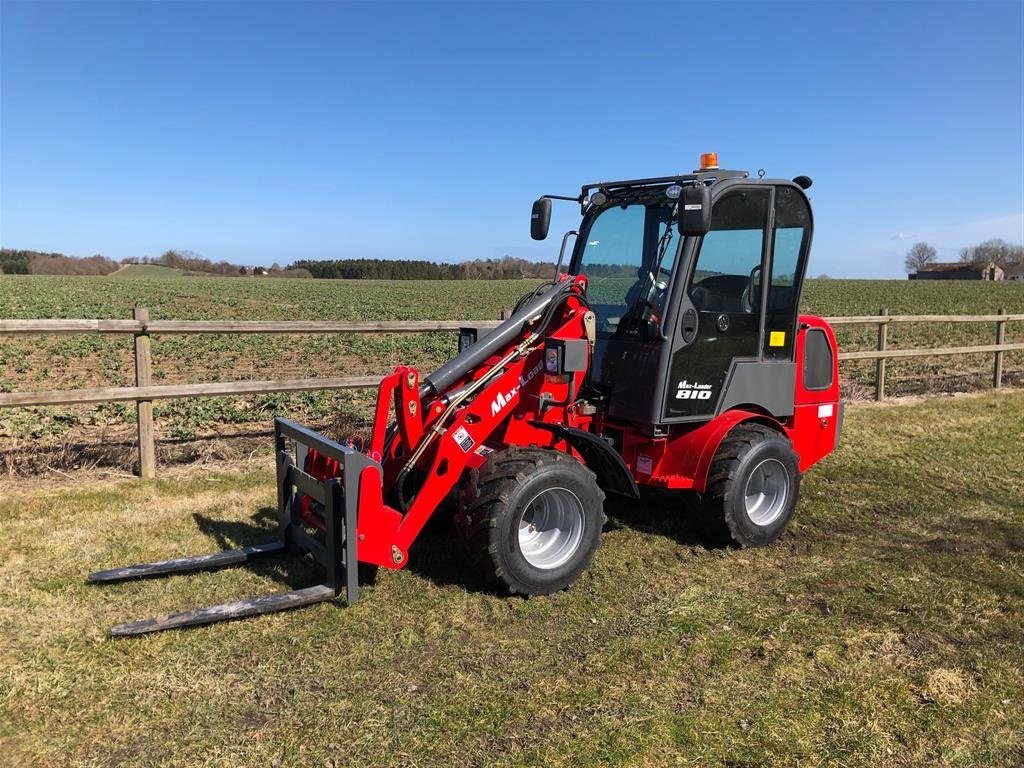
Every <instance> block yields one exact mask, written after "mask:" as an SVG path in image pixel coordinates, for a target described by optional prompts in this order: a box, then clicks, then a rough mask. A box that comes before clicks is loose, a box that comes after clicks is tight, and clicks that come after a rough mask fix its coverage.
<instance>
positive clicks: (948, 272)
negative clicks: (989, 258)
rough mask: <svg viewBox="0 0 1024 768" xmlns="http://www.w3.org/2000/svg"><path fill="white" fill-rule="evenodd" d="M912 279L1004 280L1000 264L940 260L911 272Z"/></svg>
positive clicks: (909, 276) (910, 277)
mask: <svg viewBox="0 0 1024 768" xmlns="http://www.w3.org/2000/svg"><path fill="white" fill-rule="evenodd" d="M907 277H908V278H909V279H911V280H1002V279H1003V277H1004V272H1003V268H1002V267H1000V266H999V265H998V264H993V263H992V262H989V263H988V264H963V263H961V262H949V261H939V262H936V263H934V264H926V265H925V266H923V267H921V268H920V269H918V270H917V272H911V273H910V274H909V275H907Z"/></svg>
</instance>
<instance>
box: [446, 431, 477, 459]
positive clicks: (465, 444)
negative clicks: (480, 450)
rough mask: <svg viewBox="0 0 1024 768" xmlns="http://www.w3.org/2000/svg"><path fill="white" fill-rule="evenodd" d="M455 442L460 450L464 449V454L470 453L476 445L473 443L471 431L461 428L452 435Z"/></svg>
mask: <svg viewBox="0 0 1024 768" xmlns="http://www.w3.org/2000/svg"><path fill="white" fill-rule="evenodd" d="M452 437H453V438H454V440H455V442H456V443H458V444H459V448H461V449H462V451H463V453H469V452H470V451H471V450H472V449H473V446H474V445H476V443H475V442H474V441H473V436H472V435H470V434H469V431H468V430H467V429H466V428H465V427H459V428H458V429H456V430H455V433H454V434H453V435H452Z"/></svg>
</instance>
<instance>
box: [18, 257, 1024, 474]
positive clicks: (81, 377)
mask: <svg viewBox="0 0 1024 768" xmlns="http://www.w3.org/2000/svg"><path fill="white" fill-rule="evenodd" d="M140 269H147V267H140ZM157 269H161V268H159V267H158V268H157ZM534 285H536V281H521V280H507V281H396V282H386V281H373V280H358V281H350V280H272V279H261V278H238V279H235V278H232V279H227V278H201V277H189V278H187V279H111V278H84V277H75V278H61V277H53V278H51V277H35V276H24V277H23V276H13V275H12V276H0V317H2V318H44V317H113V318H126V317H130V316H131V310H132V307H133V306H135V305H141V306H146V307H148V308H149V309H150V314H151V316H152V317H153V318H154V319H313V320H315V319H467V320H472V319H494V318H496V317H497V316H498V313H499V311H500V310H501V309H503V308H508V307H511V306H512V305H513V304H514V303H515V301H516V299H517V298H518V297H519V296H521V295H522V294H523V293H524V292H525V291H526V290H528V289H530V288H532V287H533V286H534ZM804 294H805V295H804V301H803V308H804V310H805V311H809V312H814V313H818V314H824V315H860V314H873V313H877V312H878V311H879V309H880V308H881V307H883V306H884V307H888V308H889V310H890V312H891V313H892V314H901V313H902V314H907V313H913V314H934V313H951V314H952V313H992V312H995V311H996V310H997V309H998V308H999V307H1003V308H1005V309H1006V310H1007V311H1008V312H1024V285H1022V284H1013V283H1008V282H1007V283H982V282H932V283H929V282H911V281H854V280H811V281H809V282H808V284H807V287H806V290H805V292H804ZM993 339H994V326H993V325H990V324H984V325H955V324H945V325H916V326H896V327H893V328H891V329H890V333H889V346H890V347H892V348H900V347H906V348H910V347H926V346H956V345H969V344H990V343H992V342H993ZM875 340H876V339H875V330H874V329H870V328H869V329H859V330H844V331H842V332H841V333H840V344H841V346H842V348H843V349H859V348H869V347H873V345H874V344H875ZM1007 340H1008V341H1022V340H1024V323H1011V324H1009V326H1008V328H1007ZM131 345H132V341H131V338H130V337H115V336H107V337H101V336H88V335H79V336H65V337H22V338H17V339H0V391H31V390H39V389H76V388H81V387H88V386H128V385H131V384H133V383H134V378H133V377H134V374H133V369H132V363H131V360H132V357H131ZM455 345H456V340H455V335H454V334H418V335H397V334H393V335H380V336H374V337H369V336H354V335H347V336H346V335H336V336H308V337H303V336H227V335H206V336H199V337H182V336H164V337H156V338H155V339H154V342H153V356H154V357H153V364H154V378H155V381H156V383H158V384H172V383H183V382H204V381H229V380H235V379H265V378H272V377H280V378H305V377H308V376H311V375H321V376H359V375H368V374H381V373H386V372H388V371H390V370H391V369H392V368H393V367H394V366H395V365H397V364H399V363H413V364H416V365H419V366H421V367H422V368H424V369H432V367H435V366H436V365H438V364H439V363H440V362H442V361H443V360H445V359H447V358H448V357H450V356H451V355H452V354H453V353H454V352H455ZM991 366H992V357H991V355H980V356H970V357H959V358H933V359H917V360H911V361H899V362H891V363H890V364H889V377H888V378H889V387H888V390H889V392H890V393H892V394H914V393H920V392H925V391H957V390H969V389H976V388H980V387H985V386H987V385H988V383H989V381H990V378H991ZM1004 366H1005V370H1006V381H1007V383H1009V384H1014V383H1020V382H1024V354H1021V353H1009V354H1007V355H1006V360H1005V364H1004ZM842 373H843V385H844V395H845V396H846V397H853V398H856V397H859V396H863V395H864V394H866V393H868V392H870V391H871V390H872V387H873V384H872V382H873V380H874V378H873V377H874V363H872V362H861V363H848V364H844V366H843V371H842ZM370 398H371V395H370V393H352V392H348V393H325V392H314V393H307V394H303V395H295V396H286V395H262V396H256V397H238V398H208V399H202V400H178V401H164V402H158V403H157V404H156V406H155V412H156V418H157V427H158V432H159V434H160V436H161V437H162V438H163V439H164V440H165V448H166V450H168V451H172V452H173V451H174V450H176V449H174V448H173V446H171V445H170V444H168V443H166V441H168V440H170V441H189V440H192V439H193V438H197V437H204V436H211V435H215V434H221V433H223V432H224V431H225V430H228V429H243V428H247V427H248V425H263V426H264V427H265V426H266V425H267V424H268V423H269V419H270V417H271V416H272V415H274V414H288V415H290V416H292V417H295V418H300V419H303V420H306V421H310V422H312V423H316V424H320V425H322V424H323V423H324V422H325V421H326V420H329V419H331V418H332V417H333V415H334V414H336V413H339V412H345V413H348V414H350V415H351V416H352V417H354V418H355V419H356V420H359V419H361V418H365V417H366V415H367V413H368V410H369V404H370ZM133 419H134V408H133V407H132V406H130V405H125V404H106V405H101V406H98V407H82V408H47V409H21V410H6V411H0V445H2V446H3V447H4V448H5V451H4V454H5V457H6V459H7V468H8V469H10V468H11V462H13V461H15V458H14V457H18V456H25V455H26V451H28V452H29V453H31V452H32V451H33V450H39V449H40V447H41V446H43V445H48V446H51V447H53V448H54V449H55V450H57V451H61V450H63V449H64V447H65V446H66V445H67V444H69V443H77V444H83V445H86V444H88V445H92V446H99V445H113V444H114V443H116V442H118V441H120V440H126V441H127V440H129V433H130V425H131V423H132V420H133ZM126 425H127V426H126ZM129 450H130V449H129ZM76 455H77V454H76ZM127 455H128V454H127V453H126V451H125V450H124V449H122V448H118V449H117V452H115V453H113V454H111V456H110V457H108V458H105V459H103V461H107V460H108V459H109V460H113V461H117V460H118V459H117V458H116V457H117V456H120V457H122V459H123V458H124V457H125V456H127ZM185 455H191V454H189V453H188V452H186V454H185ZM168 456H170V455H168ZM76 460H77V459H75V458H74V457H72V459H71V463H72V464H74V462H75V461H76ZM83 460H84V461H89V460H90V459H88V458H86V459H83ZM51 462H54V463H55V465H60V464H63V463H64V460H63V458H62V457H61V456H59V455H56V454H54V453H53V452H51V454H50V456H49V457H48V458H47V459H46V461H45V462H44V463H51ZM29 463H38V462H35V459H32V460H31V461H30V462H29ZM0 469H2V468H0Z"/></svg>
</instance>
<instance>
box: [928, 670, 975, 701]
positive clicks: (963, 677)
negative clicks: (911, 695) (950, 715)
mask: <svg viewBox="0 0 1024 768" xmlns="http://www.w3.org/2000/svg"><path fill="white" fill-rule="evenodd" d="M973 693H974V684H973V683H972V682H971V680H970V678H969V677H968V676H967V674H966V673H965V672H963V670H958V669H943V668H941V667H940V668H939V669H933V670H932V671H931V672H929V673H928V677H927V679H926V680H925V684H924V688H923V689H922V690H921V694H920V695H921V700H922V701H923V702H925V703H926V704H932V703H935V704H962V703H963V702H965V701H966V700H967V699H969V698H970V697H971V695H972V694H973Z"/></svg>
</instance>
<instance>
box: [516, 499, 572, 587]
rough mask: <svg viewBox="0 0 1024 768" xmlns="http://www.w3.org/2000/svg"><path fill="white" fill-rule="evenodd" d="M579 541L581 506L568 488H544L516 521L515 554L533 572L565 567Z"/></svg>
mask: <svg viewBox="0 0 1024 768" xmlns="http://www.w3.org/2000/svg"><path fill="white" fill-rule="evenodd" d="M581 541H583V504H582V503H581V502H580V500H579V497H578V496H577V495H576V494H575V493H573V492H572V491H570V490H569V489H568V488H547V489H545V490H543V491H541V492H540V493H538V494H537V495H536V496H534V497H533V499H532V500H531V501H530V503H529V504H527V505H526V509H524V510H523V516H522V517H520V518H519V551H520V552H522V553H523V557H524V558H526V562H528V563H529V564H530V565H532V566H533V567H534V568H540V569H541V570H544V571H549V570H551V569H552V568H558V567H559V566H561V565H565V563H567V562H568V561H569V560H570V559H571V558H572V556H573V555H574V554H576V550H578V549H579V548H580V542H581Z"/></svg>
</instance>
